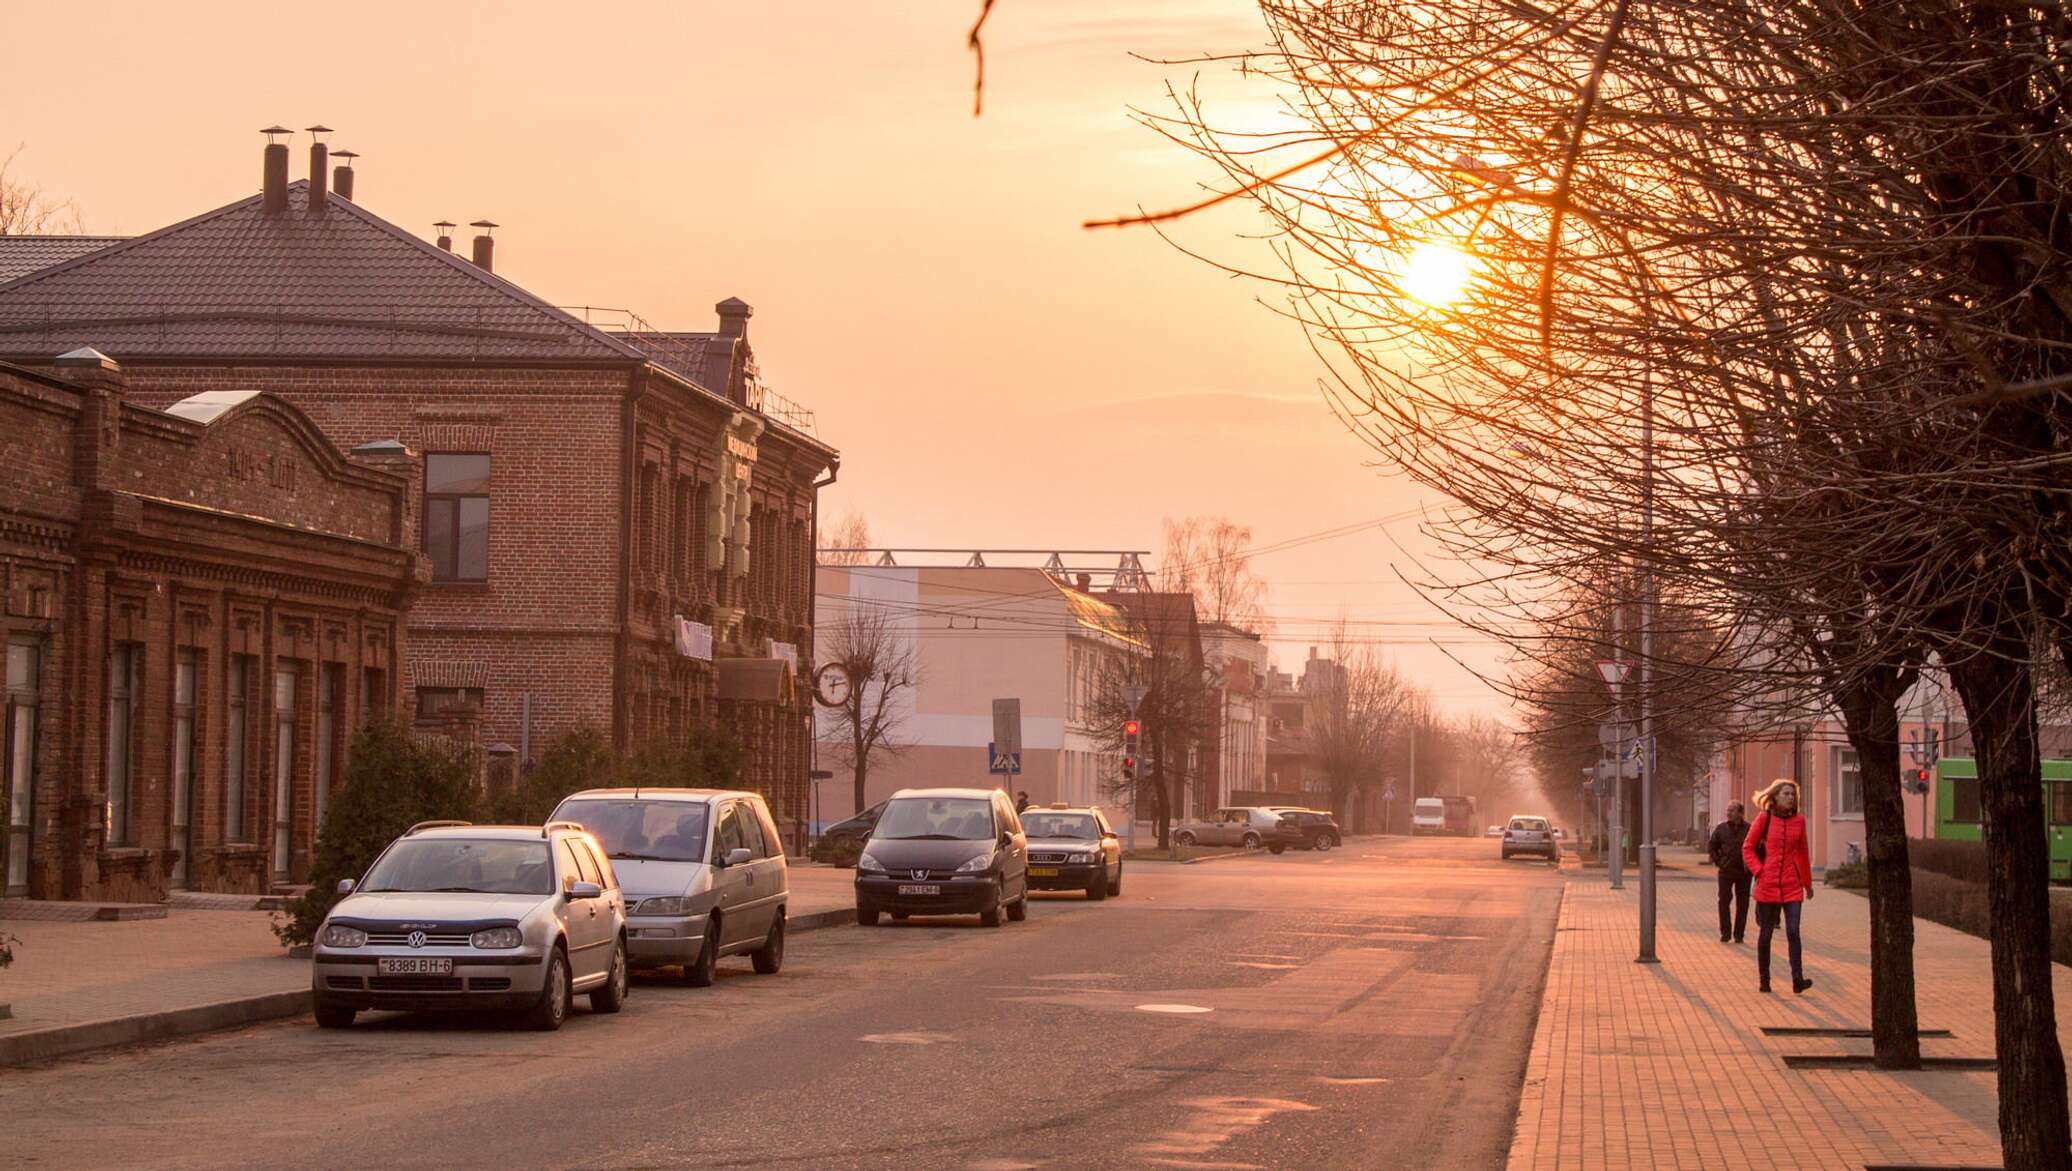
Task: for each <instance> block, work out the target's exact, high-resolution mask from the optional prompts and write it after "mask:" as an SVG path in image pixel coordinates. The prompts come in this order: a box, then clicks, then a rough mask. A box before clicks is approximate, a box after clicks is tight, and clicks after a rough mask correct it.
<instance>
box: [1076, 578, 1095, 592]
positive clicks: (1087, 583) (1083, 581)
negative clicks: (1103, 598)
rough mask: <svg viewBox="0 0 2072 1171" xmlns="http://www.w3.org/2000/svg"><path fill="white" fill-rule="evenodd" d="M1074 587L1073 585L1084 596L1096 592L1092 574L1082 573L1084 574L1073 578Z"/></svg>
mask: <svg viewBox="0 0 2072 1171" xmlns="http://www.w3.org/2000/svg"><path fill="white" fill-rule="evenodd" d="M1072 585H1073V586H1074V587H1075V588H1077V589H1078V590H1079V592H1080V593H1082V594H1090V593H1093V592H1094V575H1093V574H1091V573H1082V574H1078V575H1077V576H1075V577H1073V579H1072Z"/></svg>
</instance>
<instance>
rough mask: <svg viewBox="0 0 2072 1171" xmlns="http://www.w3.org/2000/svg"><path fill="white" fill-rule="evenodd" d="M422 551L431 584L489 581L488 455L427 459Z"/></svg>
mask: <svg viewBox="0 0 2072 1171" xmlns="http://www.w3.org/2000/svg"><path fill="white" fill-rule="evenodd" d="M424 551H425V552H426V553H427V554H429V555H430V556H431V559H432V580H433V581H487V580H488V578H489V457H488V456H487V455H427V456H425V457H424Z"/></svg>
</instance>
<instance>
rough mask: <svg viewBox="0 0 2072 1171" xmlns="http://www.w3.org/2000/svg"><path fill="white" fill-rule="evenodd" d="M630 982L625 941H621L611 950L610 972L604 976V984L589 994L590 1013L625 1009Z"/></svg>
mask: <svg viewBox="0 0 2072 1171" xmlns="http://www.w3.org/2000/svg"><path fill="white" fill-rule="evenodd" d="M630 980H631V978H630V977H629V976H628V975H627V973H626V941H625V940H624V939H621V940H619V941H618V943H617V944H616V945H614V946H613V948H612V967H611V972H610V973H609V974H607V975H606V976H605V978H604V983H603V984H601V985H599V986H598V988H597V990H596V991H595V992H592V993H591V994H590V1011H591V1012H617V1011H619V1010H620V1009H622V1008H624V1007H626V993H627V991H628V990H629V989H630V987H631V983H630Z"/></svg>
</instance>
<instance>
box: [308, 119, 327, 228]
mask: <svg viewBox="0 0 2072 1171" xmlns="http://www.w3.org/2000/svg"><path fill="white" fill-rule="evenodd" d="M305 129H307V130H308V131H309V134H310V140H309V214H310V215H312V216H321V215H323V214H324V208H325V207H326V206H328V205H329V204H330V202H331V189H330V187H329V186H327V184H328V183H329V181H330V176H329V175H327V174H326V173H325V172H327V171H329V170H330V169H331V158H330V151H331V148H330V147H327V146H325V145H324V144H323V143H321V142H318V141H317V139H316V136H317V135H319V134H329V133H331V128H330V127H329V126H309V127H305Z"/></svg>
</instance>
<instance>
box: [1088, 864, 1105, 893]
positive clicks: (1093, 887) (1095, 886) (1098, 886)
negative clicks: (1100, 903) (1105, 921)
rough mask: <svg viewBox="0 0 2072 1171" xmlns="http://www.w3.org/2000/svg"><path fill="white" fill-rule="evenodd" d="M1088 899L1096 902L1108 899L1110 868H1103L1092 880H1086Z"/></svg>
mask: <svg viewBox="0 0 2072 1171" xmlns="http://www.w3.org/2000/svg"><path fill="white" fill-rule="evenodd" d="M1086 897H1087V898H1090V899H1094V900H1100V899H1105V898H1107V897H1108V868H1107V867H1106V866H1103V867H1101V868H1100V869H1099V870H1098V871H1096V872H1095V873H1094V876H1093V877H1092V878H1089V879H1087V880H1086Z"/></svg>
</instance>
